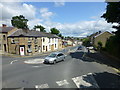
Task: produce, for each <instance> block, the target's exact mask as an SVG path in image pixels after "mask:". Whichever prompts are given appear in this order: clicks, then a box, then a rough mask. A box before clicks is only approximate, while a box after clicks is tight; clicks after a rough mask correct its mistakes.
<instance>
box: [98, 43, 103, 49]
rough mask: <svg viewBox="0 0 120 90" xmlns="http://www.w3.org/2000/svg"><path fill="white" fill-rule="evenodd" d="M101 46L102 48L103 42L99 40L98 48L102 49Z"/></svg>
mask: <svg viewBox="0 0 120 90" xmlns="http://www.w3.org/2000/svg"><path fill="white" fill-rule="evenodd" d="M101 48H102V42H101V41H99V42H98V50H101Z"/></svg>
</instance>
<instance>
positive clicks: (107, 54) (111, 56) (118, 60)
mask: <svg viewBox="0 0 120 90" xmlns="http://www.w3.org/2000/svg"><path fill="white" fill-rule="evenodd" d="M100 53H101V54H104V55H106V56H108V57H110V58H112V59H114V60H115V61H117V62H119V63H120V59H119V58H117V57H115V56H113V55H111V54H109V53H108V52H105V51H100Z"/></svg>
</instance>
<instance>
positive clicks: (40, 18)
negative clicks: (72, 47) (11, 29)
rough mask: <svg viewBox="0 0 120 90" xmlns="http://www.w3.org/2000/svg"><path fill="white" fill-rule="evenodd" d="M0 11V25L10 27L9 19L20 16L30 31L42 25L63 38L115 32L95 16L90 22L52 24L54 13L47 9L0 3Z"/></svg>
mask: <svg viewBox="0 0 120 90" xmlns="http://www.w3.org/2000/svg"><path fill="white" fill-rule="evenodd" d="M59 4H60V3H59ZM61 5H64V4H61ZM0 10H1V11H2V19H1V20H0V24H3V23H4V24H7V25H9V26H10V25H11V18H12V17H13V16H16V15H21V14H22V15H24V16H25V18H27V19H28V20H29V21H28V25H29V28H30V29H32V28H33V26H34V25H42V26H44V27H45V28H46V30H47V31H48V32H49V31H50V28H53V27H55V28H57V29H59V30H60V32H61V33H62V34H63V35H65V36H81V37H83V36H87V35H90V34H92V33H93V32H96V31H106V30H107V31H113V30H114V31H115V29H113V28H112V24H110V23H107V22H106V21H105V20H104V19H98V18H97V17H95V16H94V17H91V18H94V19H93V20H92V21H78V22H75V23H59V22H53V21H52V17H53V16H54V15H55V13H54V12H51V11H49V9H48V8H40V9H37V8H36V7H35V6H33V5H31V4H26V3H20V2H14V3H13V2H11V3H10V2H9V3H8V2H4V3H0ZM37 11H39V12H37ZM36 13H37V17H36ZM96 18H97V19H96Z"/></svg>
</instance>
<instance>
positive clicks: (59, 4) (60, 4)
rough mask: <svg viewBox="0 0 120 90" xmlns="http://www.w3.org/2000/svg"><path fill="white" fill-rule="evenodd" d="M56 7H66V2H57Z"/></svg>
mask: <svg viewBox="0 0 120 90" xmlns="http://www.w3.org/2000/svg"><path fill="white" fill-rule="evenodd" d="M54 4H55V7H61V6H64V5H65V2H55V3H54Z"/></svg>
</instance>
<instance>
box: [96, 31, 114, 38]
mask: <svg viewBox="0 0 120 90" xmlns="http://www.w3.org/2000/svg"><path fill="white" fill-rule="evenodd" d="M106 32H107V33H109V34H111V35H113V34H112V33H110V32H108V31H104V32H101V33H100V34H97V35H96V36H95V38H96V37H98V36H100V35H102V34H103V33H106Z"/></svg>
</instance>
